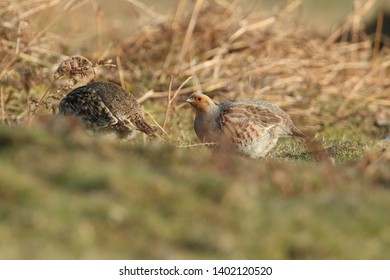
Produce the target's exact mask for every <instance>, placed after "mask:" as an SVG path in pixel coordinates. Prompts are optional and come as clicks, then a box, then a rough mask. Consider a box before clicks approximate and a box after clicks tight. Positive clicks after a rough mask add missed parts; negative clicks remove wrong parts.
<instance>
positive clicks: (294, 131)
mask: <svg viewBox="0 0 390 280" xmlns="http://www.w3.org/2000/svg"><path fill="white" fill-rule="evenodd" d="M291 135H292V136H295V137H301V138H306V135H305V134H304V133H303V132H302V131H300V130H299V129H298V128H296V127H295V126H293V127H291Z"/></svg>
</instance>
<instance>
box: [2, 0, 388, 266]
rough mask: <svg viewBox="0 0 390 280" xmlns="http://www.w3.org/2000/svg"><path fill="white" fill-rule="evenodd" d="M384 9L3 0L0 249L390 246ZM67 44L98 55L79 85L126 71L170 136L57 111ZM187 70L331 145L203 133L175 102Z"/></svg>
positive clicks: (157, 255)
mask: <svg viewBox="0 0 390 280" xmlns="http://www.w3.org/2000/svg"><path fill="white" fill-rule="evenodd" d="M388 9H389V7H388V3H387V1H384V0H383V1H348V0H345V1H316V0H311V1H309V0H306V1H249V0H248V1H244V0H242V1H224V0H214V1H212V0H204V1H201V0H197V1H190V0H188V1H186V0H180V1H179V0H178V1H173V0H172V1H152V0H150V1H135V0H128V1H126V0H114V1H103V0H100V1H98V0H85V1H73V0H70V1H59V0H17V1H3V0H2V1H1V2H0V15H1V17H0V18H1V26H0V39H1V44H0V58H1V62H0V121H1V126H0V219H1V223H0V258H2V259H388V258H389V257H390V253H389V252H390V216H389V214H388V213H389V212H390V211H389V210H390V209H389V208H390V148H389V147H390V144H389V142H390V139H389V138H390V137H389V135H390V81H389V71H390V70H389V67H390V45H389V44H388V42H389V41H388V38H389V34H387V33H386V30H387V28H388V26H387V25H386V24H388V19H387V16H386V15H387V13H388V12H387V11H388ZM382 14H383V15H384V16H383V17H382ZM191 23H192V24H193V29H191V28H189V26H191ZM372 24H373V26H375V28H374V31H372V30H369V29H368V27H369V26H371V25H372ZM378 30H379V31H383V34H381V32H379V31H378ZM74 55H82V56H84V57H86V58H87V59H88V60H90V61H91V63H92V64H93V66H94V69H95V75H91V76H87V77H83V81H81V80H82V79H79V78H80V77H76V78H77V79H78V84H77V85H76V86H79V85H81V84H82V83H83V82H85V80H88V79H96V80H108V81H112V82H116V83H118V84H121V85H122V86H123V87H124V88H126V89H127V90H129V91H131V92H132V93H133V94H134V95H135V96H136V97H137V98H138V100H139V101H140V102H141V104H142V105H143V107H144V109H145V112H146V118H147V119H148V121H149V122H150V123H152V124H153V125H155V126H156V127H158V126H159V127H162V128H163V130H164V132H161V135H162V137H163V138H164V139H165V141H161V140H156V139H147V138H144V137H142V136H140V137H139V138H138V139H136V140H135V141H134V142H132V143H122V142H119V141H115V140H112V139H106V138H105V137H99V136H97V135H93V136H91V135H90V134H89V133H86V132H85V131H84V130H83V129H82V128H81V127H80V126H78V125H77V124H75V123H72V122H68V121H66V120H63V119H61V118H58V117H56V114H57V111H58V110H57V106H58V102H59V100H60V98H61V97H62V96H64V94H66V92H67V90H64V89H65V88H66V87H64V86H63V85H64V84H65V85H67V80H66V77H65V78H63V79H61V80H55V79H54V78H53V77H54V73H55V72H56V69H57V67H58V66H59V65H60V63H61V62H62V61H64V59H66V58H68V57H70V56H74ZM99 61H100V63H99ZM112 64H113V65H114V66H115V67H106V66H107V65H111V66H112ZM189 77H192V79H191V80H190V81H188V82H185V81H186V80H187V79H188V78H189ZM197 88H201V89H202V90H203V92H205V93H206V94H208V95H210V96H212V97H213V98H214V99H216V100H226V99H230V98H262V99H265V100H268V101H271V102H273V103H275V104H277V105H279V106H281V107H282V108H283V109H285V110H286V111H287V112H289V113H290V114H291V116H292V117H293V119H294V121H295V123H296V124H297V126H298V127H299V128H300V129H302V130H303V131H305V132H306V133H308V134H309V135H311V136H312V137H313V139H315V141H316V142H317V143H319V145H320V146H321V149H323V151H324V153H326V155H327V156H329V157H330V158H331V161H330V162H329V161H325V162H321V161H320V162H318V161H316V160H315V159H314V157H313V153H312V151H311V150H310V149H311V148H312V147H305V146H304V145H302V144H301V143H299V142H297V141H295V140H293V139H283V140H281V141H280V145H278V146H277V148H276V149H275V150H274V151H272V153H271V154H270V155H269V156H268V157H267V158H266V159H264V160H258V161H254V160H249V159H246V158H242V157H240V156H236V155H226V154H221V153H220V152H218V151H214V150H212V149H208V148H207V147H204V146H202V145H199V144H198V143H197V140H196V137H195V134H194V132H193V129H192V122H193V117H194V116H193V112H192V111H191V109H190V108H189V107H188V106H187V105H185V104H184V103H183V101H184V100H185V99H186V97H187V96H188V95H189V94H191V93H192V92H193V91H195V90H196V89H197ZM169 101H170V102H169Z"/></svg>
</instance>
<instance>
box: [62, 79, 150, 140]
mask: <svg viewBox="0 0 390 280" xmlns="http://www.w3.org/2000/svg"><path fill="white" fill-rule="evenodd" d="M59 110H60V113H61V114H63V115H65V116H75V117H76V118H77V119H79V120H80V122H81V123H82V124H83V125H84V126H85V127H86V128H87V129H89V130H92V131H96V132H99V131H111V132H115V133H116V134H117V135H118V137H120V138H124V139H127V140H129V139H132V138H133V137H134V136H135V135H136V134H137V132H138V131H142V132H143V133H146V134H147V135H154V130H153V128H152V127H151V126H150V125H149V124H148V123H147V122H146V121H145V119H144V118H143V116H142V109H141V106H140V105H139V104H138V102H137V100H136V99H135V98H134V96H133V95H132V94H131V93H129V92H127V91H125V90H124V89H123V88H121V87H120V86H118V85H116V84H113V83H109V82H93V83H90V84H87V85H85V86H82V87H78V88H76V89H74V90H72V91H71V92H70V93H68V94H67V95H66V96H65V97H64V98H63V99H62V100H61V102H60V105H59Z"/></svg>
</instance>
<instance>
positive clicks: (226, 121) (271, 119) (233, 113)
mask: <svg viewBox="0 0 390 280" xmlns="http://www.w3.org/2000/svg"><path fill="white" fill-rule="evenodd" d="M187 102H188V103H190V104H191V105H192V106H193V107H194V108H195V112H196V117H195V122H194V129H195V132H196V135H197V136H198V138H199V139H200V140H201V141H202V142H208V143H217V144H221V143H224V144H226V143H230V144H232V145H233V146H234V147H235V148H236V149H237V151H238V152H240V153H241V154H243V155H245V156H248V157H250V158H255V159H257V158H262V157H264V156H266V155H267V154H268V152H269V151H270V150H271V149H272V148H273V147H275V145H276V143H277V141H278V139H279V137H283V136H297V137H305V135H304V134H303V133H302V132H301V131H300V130H299V129H298V128H296V127H295V126H294V124H293V122H292V120H291V118H290V116H289V115H288V114H287V113H286V112H284V111H283V110H282V109H280V108H279V107H277V106H276V105H273V104H271V103H268V102H265V101H261V100H234V101H225V102H222V103H219V104H215V103H214V102H213V101H212V100H211V99H210V98H209V97H208V96H206V95H204V94H197V93H195V94H193V95H192V96H191V97H190V98H189V99H187Z"/></svg>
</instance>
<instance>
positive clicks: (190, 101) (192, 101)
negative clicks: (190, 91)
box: [186, 97, 194, 104]
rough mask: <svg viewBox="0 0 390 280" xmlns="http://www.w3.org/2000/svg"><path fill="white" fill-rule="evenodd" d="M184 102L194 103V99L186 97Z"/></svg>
mask: <svg viewBox="0 0 390 280" xmlns="http://www.w3.org/2000/svg"><path fill="white" fill-rule="evenodd" d="M186 102H187V103H190V104H192V103H194V100H193V99H192V97H190V98H188V99H187V100H186Z"/></svg>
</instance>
